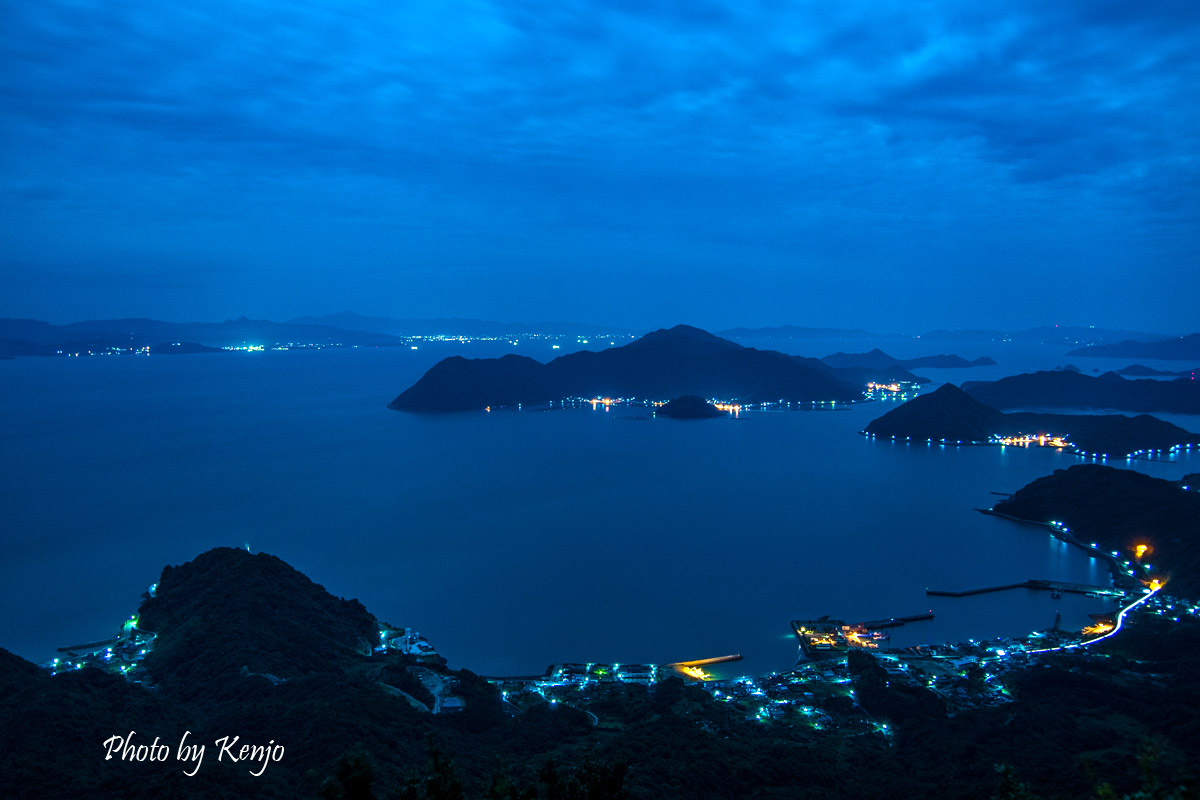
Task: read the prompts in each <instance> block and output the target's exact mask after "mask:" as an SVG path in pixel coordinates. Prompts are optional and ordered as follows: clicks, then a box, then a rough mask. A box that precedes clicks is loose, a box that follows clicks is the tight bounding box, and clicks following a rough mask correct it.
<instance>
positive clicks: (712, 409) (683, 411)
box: [654, 394, 729, 419]
mask: <svg viewBox="0 0 1200 800" xmlns="http://www.w3.org/2000/svg"><path fill="white" fill-rule="evenodd" d="M654 413H655V415H656V416H663V417H670V418H671V419H714V418H716V417H725V416H728V415H729V414H728V412H726V411H722V410H721V409H719V408H717V407H716V406H714V405H713V404H712V403H710V402H708V401H707V400H705V399H704V398H703V397H697V396H696V395H694V394H685V395H683V396H682V397H676V398H674V399H673V400H671V401H669V402H667V403H666V404H665V405H662V406H659V408H658V409H657V410H656V411H655V412H654Z"/></svg>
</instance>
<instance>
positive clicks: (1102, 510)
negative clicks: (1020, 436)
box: [994, 464, 1200, 597]
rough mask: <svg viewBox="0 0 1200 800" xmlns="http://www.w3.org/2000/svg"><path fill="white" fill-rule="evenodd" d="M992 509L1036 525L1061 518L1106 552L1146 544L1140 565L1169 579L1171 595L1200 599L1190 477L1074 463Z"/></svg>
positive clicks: (1198, 526)
mask: <svg viewBox="0 0 1200 800" xmlns="http://www.w3.org/2000/svg"><path fill="white" fill-rule="evenodd" d="M1189 477H1190V476H1189ZM1185 486H1188V489H1184V487H1185ZM994 510H995V511H997V512H1000V513H1003V514H1007V515H1009V516H1013V517H1017V518H1020V519H1027V520H1034V521H1038V522H1045V521H1047V520H1056V521H1058V522H1060V523H1062V524H1063V525H1065V526H1066V527H1068V528H1070V530H1071V532H1072V534H1073V535H1074V536H1075V537H1076V538H1078V539H1081V540H1083V541H1086V542H1088V543H1092V542H1095V543H1096V544H1098V545H1099V549H1100V550H1104V551H1117V552H1120V553H1136V552H1137V551H1138V546H1139V545H1142V546H1144V547H1145V549H1144V550H1143V551H1142V552H1141V555H1140V556H1139V557H1137V559H1136V560H1137V562H1138V563H1137V566H1136V570H1139V571H1144V572H1147V573H1149V572H1153V574H1154V575H1155V576H1159V577H1162V578H1165V579H1166V581H1167V584H1168V585H1169V587H1170V592H1171V593H1172V594H1176V595H1179V596H1182V597H1197V596H1200V492H1196V491H1191V486H1190V485H1189V484H1188V483H1187V478H1186V477H1185V478H1184V480H1183V481H1179V482H1176V481H1166V480H1162V479H1160V478H1152V477H1150V476H1149V475H1144V474H1142V473H1140V472H1135V471H1133V470H1128V469H1116V468H1113V467H1107V466H1103V465H1100V464H1077V465H1075V466H1073V467H1071V468H1070V469H1059V470H1055V471H1054V474H1052V475H1047V476H1046V477H1044V478H1039V479H1038V480H1036V481H1034V482H1033V483H1031V484H1029V485H1028V486H1025V487H1023V488H1021V489H1019V490H1018V491H1017V492H1016V494H1014V495H1013V496H1012V497H1011V498H1009V499H1006V500H1003V501H1001V502H1000V503H997V504H996V506H995V509H994ZM1147 565H1149V568H1147Z"/></svg>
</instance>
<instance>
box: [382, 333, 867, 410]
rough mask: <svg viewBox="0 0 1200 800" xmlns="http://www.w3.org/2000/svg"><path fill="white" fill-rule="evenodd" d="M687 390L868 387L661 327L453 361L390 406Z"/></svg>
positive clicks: (857, 391) (751, 396) (845, 390)
mask: <svg viewBox="0 0 1200 800" xmlns="http://www.w3.org/2000/svg"><path fill="white" fill-rule="evenodd" d="M684 394H694V395H699V396H701V397H720V398H728V399H735V398H736V399H739V400H741V401H742V402H746V403H756V402H765V401H776V400H785V401H792V402H809V401H825V400H840V401H846V400H855V399H859V398H860V397H861V396H862V389H861V387H860V386H856V385H854V384H851V383H847V382H845V381H843V380H840V379H839V378H838V377H836V372H835V371H832V370H830V369H820V368H817V367H814V366H812V365H809V364H805V363H803V362H802V360H798V359H795V358H793V357H791V356H787V355H784V354H783V353H777V352H775V351H772V350H756V349H753V348H747V347H742V346H741V345H739V344H736V343H735V342H730V341H728V340H726V339H721V338H719V337H717V336H713V335H712V334H711V333H707V332H706V331H702V330H700V329H699V328H693V327H690V326H687V325H678V326H676V327H674V328H671V329H669V330H658V331H654V332H653V333H648V334H646V335H645V336H643V337H642V338H640V339H638V340H636V341H634V342H631V343H630V344H627V345H625V346H623V347H614V348H612V349H608V350H602V351H599V352H592V351H587V350H585V351H582V352H578V353H572V354H570V355H565V356H560V357H558V358H556V359H554V360H553V361H551V362H550V363H549V364H541V363H539V362H537V361H534V360H533V359H530V358H523V357H520V356H511V355H510V356H505V357H504V358H500V359H472V360H468V359H464V358H457V357H456V358H448V359H444V360H443V361H441V362H440V363H438V364H436V365H435V366H434V367H433V368H432V369H430V370H429V371H428V372H427V373H425V375H424V376H422V377H421V379H420V380H419V381H417V383H416V384H414V385H413V386H411V387H410V388H409V389H407V390H405V391H404V392H403V393H401V394H400V395H399V396H398V397H397V398H396V399H395V400H393V401H392V402H391V404H390V406H389V407H390V408H394V409H407V410H440V411H452V410H468V409H482V408H484V407H486V406H499V405H515V404H517V403H524V404H536V403H545V402H552V401H555V400H559V399H561V398H564V397H596V396H607V397H638V398H648V399H657V398H670V397H676V396H679V395H684Z"/></svg>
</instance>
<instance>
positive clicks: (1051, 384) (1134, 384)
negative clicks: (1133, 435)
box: [962, 370, 1200, 414]
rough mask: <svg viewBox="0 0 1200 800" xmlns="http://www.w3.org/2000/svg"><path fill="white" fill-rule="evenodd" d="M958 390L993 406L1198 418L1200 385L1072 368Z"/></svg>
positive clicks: (968, 385) (1185, 380)
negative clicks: (1141, 413) (1173, 415)
mask: <svg viewBox="0 0 1200 800" xmlns="http://www.w3.org/2000/svg"><path fill="white" fill-rule="evenodd" d="M962 388H963V391H965V392H966V393H967V394H969V395H971V396H972V397H974V398H975V399H976V400H979V401H980V402H983V403H987V404H988V405H990V406H992V407H993V408H1000V409H1012V408H1110V409H1114V410H1117V411H1143V412H1155V411H1157V412H1160V413H1164V414H1200V384H1198V383H1196V381H1194V380H1191V379H1190V378H1179V379H1177V380H1173V381H1159V380H1151V379H1147V380H1127V379H1125V378H1123V377H1121V376H1120V375H1118V374H1117V373H1115V372H1106V373H1104V374H1103V375H1098V376H1096V377H1092V376H1090V375H1082V374H1080V373H1077V372H1073V371H1071V370H1054V371H1044V372H1030V373H1026V374H1023V375H1013V376H1010V377H1008V378H1002V379H1000V380H998V381H988V382H982V381H968V382H967V383H964V384H963V386H962Z"/></svg>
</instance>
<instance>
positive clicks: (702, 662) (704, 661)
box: [663, 653, 742, 667]
mask: <svg viewBox="0 0 1200 800" xmlns="http://www.w3.org/2000/svg"><path fill="white" fill-rule="evenodd" d="M741 660H742V654H741V653H734V654H733V655H731V656H717V657H716V658H701V659H699V660H697V661H675V662H672V663H670V664H664V665H663V666H664V667H707V666H709V665H710V664H724V663H726V662H729V661H741Z"/></svg>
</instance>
